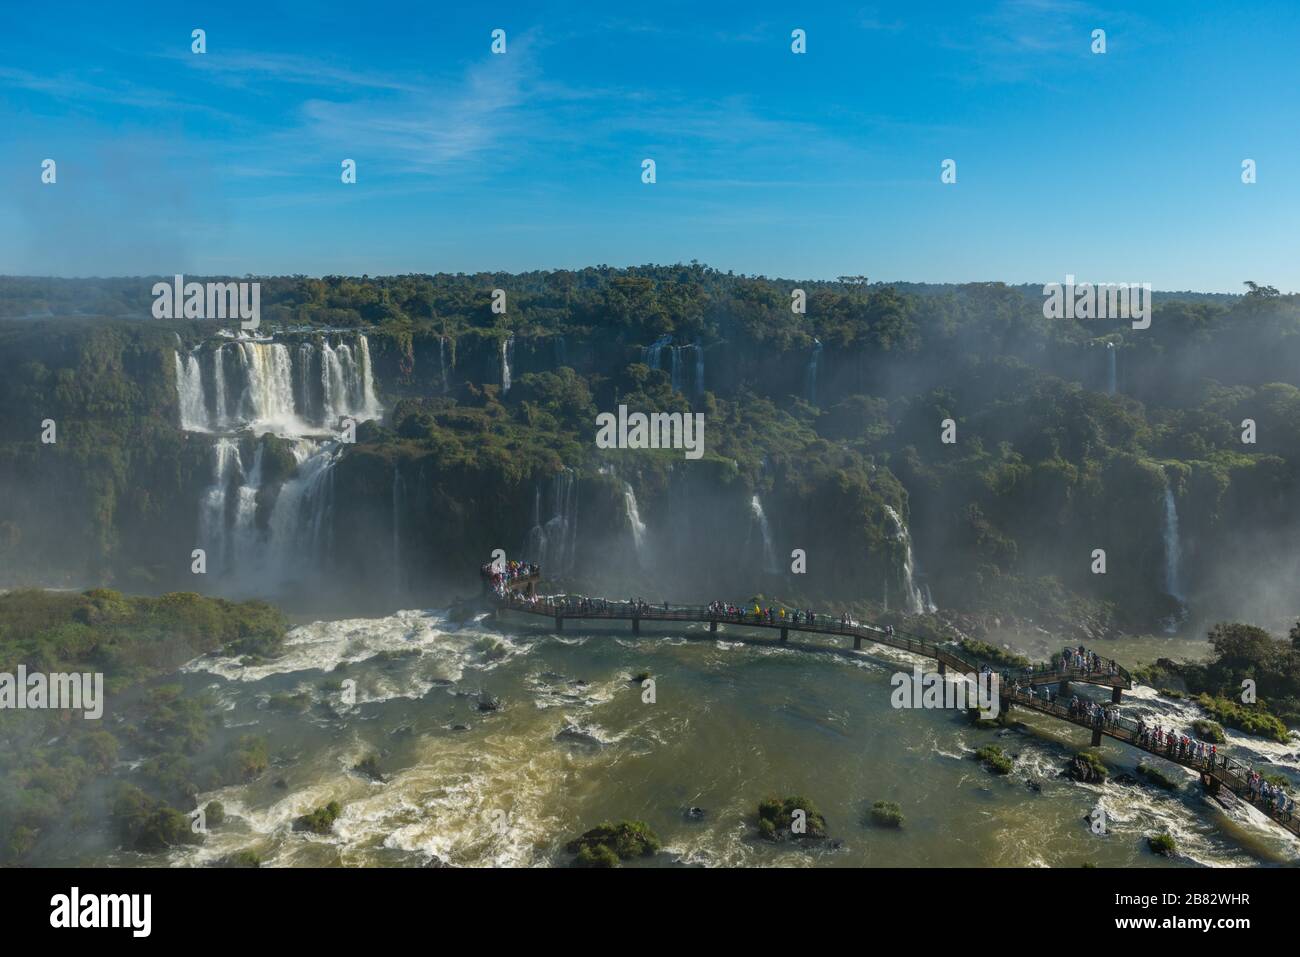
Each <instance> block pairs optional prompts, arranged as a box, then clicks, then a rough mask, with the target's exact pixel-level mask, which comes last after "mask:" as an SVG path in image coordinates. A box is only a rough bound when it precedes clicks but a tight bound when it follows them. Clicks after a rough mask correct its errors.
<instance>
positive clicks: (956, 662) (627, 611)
mask: <svg viewBox="0 0 1300 957" xmlns="http://www.w3.org/2000/svg"><path fill="white" fill-rule="evenodd" d="M540 580H541V575H540V572H538V573H536V574H532V575H524V576H520V577H517V578H514V579H513V580H511V581H509V582H505V583H503V587H502V592H501V593H500V594H498V593H496V592H490V593H491V594H492V597H493V600H494V601H495V603H496V606H497V609H498V610H499V611H510V612H520V613H523V614H528V615H535V616H538V617H542V618H548V619H551V620H552V621H553V622H554V624H555V630H556V631H563V630H564V623H565V622H566V621H575V620H576V621H626V622H629V623H630V624H631V630H632V633H633V634H640V633H641V623H642V622H668V623H681V624H706V625H708V626H709V632H710V633H711V634H717V632H718V629H719V626H727V628H728V629H732V628H734V629H751V628H753V629H765V630H769V631H776V630H779V631H780V640H781V641H782V642H785V641H788V640H789V636H790V633H791V632H796V633H803V634H810V635H827V636H830V637H836V638H852V639H853V648H854V650H861V649H862V646H863V643H864V642H865V643H869V644H876V645H885V646H887V647H890V648H896V649H898V650H900V651H906V652H910V653H911V654H915V655H919V656H921V657H924V658H931V659H933V660H934V661H935V662H937V663H938V666H939V673H940V674H945V673H946V672H947V671H948V669H950V668H951V669H953V670H954V671H955V672H957V673H958V674H964V675H976V674H978V673H979V672H980V671H981V669H982V668H984V667H985V666H988V667H991V668H992V669H993V670H994V671H996V672H997V673H998V674H999V675H1000V679H999V688H998V691H999V697H1000V705H1001V709H1002V711H1003V713H1004V714H1005V713H1007V712H1008V711H1009V710H1010V708H1011V706H1012V705H1018V706H1020V707H1022V708H1027V709H1029V710H1031V711H1036V712H1038V713H1039V714H1044V715H1047V716H1049V717H1052V718H1056V719H1057V720H1059V721H1065V722H1067V723H1069V724H1073V725H1076V726H1078V727H1081V728H1086V729H1087V730H1089V731H1091V732H1092V745H1093V746H1094V747H1096V746H1098V745H1100V744H1101V739H1102V738H1103V737H1108V738H1112V739H1113V740H1116V741H1120V742H1123V743H1124V744H1127V745H1129V746H1131V747H1134V748H1137V749H1138V750H1140V751H1145V752H1147V753H1148V754H1153V755H1155V756H1157V757H1159V758H1162V759H1163V760H1166V761H1171V762H1173V763H1174V764H1180V765H1182V766H1183V767H1186V768H1189V769H1191V770H1194V771H1196V772H1197V774H1198V775H1199V776H1200V780H1201V784H1202V786H1203V787H1205V789H1206V790H1207V791H1208V792H1209V793H1210V794H1211V795H1213V796H1215V797H1220V799H1221V792H1222V791H1224V790H1227V791H1228V792H1230V793H1231V794H1233V795H1235V796H1236V797H1237V798H1239V799H1240V800H1242V801H1245V802H1246V803H1247V804H1250V805H1252V806H1253V807H1255V808H1256V809H1257V810H1258V811H1260V812H1261V813H1263V814H1265V815H1266V816H1268V817H1269V818H1270V819H1272V820H1273V821H1274V822H1275V823H1277V824H1278V825H1280V826H1281V827H1283V828H1285V829H1286V830H1288V831H1290V832H1291V833H1292V834H1295V835H1297V836H1300V818H1297V817H1296V815H1294V814H1292V813H1290V812H1282V811H1278V810H1276V809H1275V808H1273V807H1271V806H1270V805H1269V804H1268V802H1266V801H1264V800H1263V799H1260V798H1256V797H1255V796H1254V792H1253V791H1252V790H1251V788H1250V786H1249V783H1248V780H1247V775H1248V774H1249V773H1250V770H1251V769H1250V767H1249V766H1248V765H1246V764H1244V763H1242V762H1240V761H1238V760H1236V759H1234V758H1231V757H1230V756H1229V755H1227V754H1226V753H1224V750H1223V748H1219V749H1218V753H1217V754H1216V755H1215V757H1214V759H1213V760H1211V759H1208V758H1198V757H1196V756H1195V754H1194V753H1190V752H1189V753H1186V754H1185V753H1183V752H1182V751H1181V749H1179V748H1177V747H1169V746H1167V745H1165V744H1164V743H1161V744H1157V743H1156V742H1154V741H1153V740H1151V739H1150V738H1145V739H1144V738H1142V737H1141V735H1140V730H1139V727H1138V724H1137V722H1135V721H1133V720H1132V719H1130V718H1126V717H1124V716H1123V715H1121V716H1119V718H1118V719H1117V720H1104V719H1102V718H1100V717H1099V718H1097V719H1094V718H1091V717H1089V716H1088V715H1086V714H1082V713H1080V714H1072V713H1071V712H1070V709H1069V707H1068V706H1066V705H1064V704H1059V703H1057V702H1053V701H1051V700H1048V699H1046V698H1043V697H1039V696H1035V695H1034V694H1033V688H1035V687H1039V686H1043V685H1051V684H1057V685H1058V687H1059V691H1060V693H1059V694H1058V700H1060V699H1063V698H1067V697H1068V695H1069V686H1070V684H1071V683H1072V682H1077V683H1081V684H1090V685H1096V686H1100V687H1104V688H1109V689H1111V702H1112V704H1116V705H1118V704H1119V703H1120V702H1121V700H1122V696H1123V691H1124V689H1126V688H1132V687H1133V681H1132V678H1131V676H1130V675H1129V673H1128V671H1126V670H1125V669H1124V668H1122V667H1120V666H1119V665H1118V664H1117V663H1115V662H1111V661H1103V662H1102V667H1101V669H1099V670H1091V669H1089V668H1063V667H1059V666H1055V665H1047V664H1041V665H1034V666H1032V667H1030V668H1009V667H1007V666H1005V665H1001V664H998V663H997V662H983V661H979V660H978V658H977V657H975V656H972V655H971V654H970V653H969V652H968V651H967V650H966V649H964V648H962V647H961V646H960V645H957V644H956V643H953V642H943V643H940V642H935V641H931V640H929V639H926V638H922V637H921V636H919V635H913V634H909V633H907V632H902V631H898V630H897V629H893V628H883V627H881V626H879V625H872V624H867V623H862V622H853V621H849V622H842V621H841V620H840V619H839V618H836V617H832V616H828V615H814V616H813V617H812V620H811V621H808V620H805V619H803V618H801V619H800V620H799V621H797V622H796V621H794V620H793V619H789V618H787V619H782V618H780V617H777V618H775V619H773V620H769V619H768V618H767V617H766V615H755V614H753V613H752V612H749V613H741V614H726V613H723V612H719V611H717V610H714V609H711V608H709V607H708V606H699V605H673V604H671V603H665V604H663V605H653V606H652V605H649V604H646V603H644V602H615V601H608V600H605V599H589V598H582V597H578V596H573V595H562V596H553V595H552V596H542V595H538V594H537V584H538V582H539V581H540Z"/></svg>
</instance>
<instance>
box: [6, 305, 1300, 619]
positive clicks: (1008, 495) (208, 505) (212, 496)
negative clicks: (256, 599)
mask: <svg viewBox="0 0 1300 957" xmlns="http://www.w3.org/2000/svg"><path fill="white" fill-rule="evenodd" d="M494 281H500V280H494ZM376 282H382V281H376ZM736 282H737V283H740V285H739V286H737V288H736V289H734V290H732V291H731V292H728V293H727V294H726V296H731V297H732V298H730V299H728V298H727V297H726V296H724V295H722V294H721V293H715V298H714V300H713V302H712V305H711V306H709V307H708V308H707V309H704V311H703V312H701V313H699V314H698V315H696V316H695V318H692V319H690V320H689V321H687V320H684V319H678V320H677V321H676V322H675V323H674V321H672V320H670V319H669V318H665V317H664V315H663V314H661V313H656V312H655V310H654V308H652V306H653V302H651V305H650V306H647V310H648V311H647V317H646V318H638V317H637V313H635V311H628V310H627V309H626V308H625V307H624V306H620V305H618V304H617V303H616V304H614V305H612V306H610V311H609V312H608V313H606V312H602V311H601V310H599V309H592V308H590V307H589V304H588V306H586V307H579V306H578V305H576V304H575V305H572V306H571V307H569V308H568V311H565V309H564V308H561V306H560V305H552V306H548V307H547V308H548V309H549V311H548V312H546V313H545V317H546V318H542V313H540V312H537V311H536V310H534V312H533V316H534V319H532V320H531V321H530V320H525V319H521V318H519V316H518V315H514V316H513V318H512V319H511V320H510V321H509V322H507V321H505V320H499V319H498V318H497V317H493V316H490V315H481V314H479V313H478V312H472V313H470V314H469V316H468V318H465V317H460V318H453V319H445V320H442V319H434V320H427V321H423V322H413V321H405V320H402V321H399V320H396V319H392V318H391V317H390V318H388V319H384V320H383V321H381V322H379V323H378V324H373V325H369V326H366V325H356V324H355V323H354V324H353V325H352V326H337V325H336V326H334V327H331V328H320V327H313V326H309V325H303V324H301V323H297V324H293V323H291V324H287V325H282V326H281V327H280V328H279V330H278V332H277V334H276V335H275V337H274V339H273V340H272V339H266V340H263V341H256V342H253V341H237V340H232V339H229V338H221V337H219V336H216V335H214V330H213V329H212V327H211V326H210V325H207V326H205V325H203V324H197V323H163V322H158V321H139V322H131V321H108V320H92V319H84V318H82V319H71V320H49V321H41V322H35V323H33V322H10V323H7V324H6V325H5V326H4V327H3V329H2V330H0V346H2V347H3V351H0V373H3V375H2V376H0V401H3V403H4V408H5V410H6V414H5V415H4V416H0V580H2V581H3V583H4V584H17V583H24V582H31V583H41V584H77V585H90V584H98V583H106V584H107V583H111V584H114V585H116V586H118V587H121V588H127V589H132V590H143V591H153V590H162V589H166V588H187V589H196V588H197V589H198V590H206V591H209V592H212V593H216V594H223V595H247V594H256V595H267V596H272V597H278V598H289V599H293V598H297V599H301V600H302V601H303V602H306V603H311V602H314V601H319V600H324V599H331V600H337V601H338V602H340V603H342V604H343V605H346V604H348V603H362V604H369V605H372V606H374V607H375V608H383V607H395V606H397V605H410V604H418V603H425V604H435V603H438V602H440V601H443V600H445V599H446V598H447V597H448V596H450V595H452V594H455V593H462V594H463V593H465V592H467V591H472V590H475V589H476V588H477V580H476V575H477V568H478V567H479V565H481V564H482V563H483V562H485V561H488V560H489V559H490V558H491V556H492V553H493V551H494V550H496V549H501V550H503V551H505V552H506V554H507V555H509V556H511V557H520V558H529V559H532V560H538V561H542V562H543V563H544V565H545V566H546V572H547V578H548V580H550V581H552V582H554V583H555V584H556V587H572V588H575V589H576V588H579V587H581V588H583V589H588V590H595V591H602V590H603V591H607V593H609V594H611V595H614V596H618V597H626V596H628V595H639V596H641V597H645V598H646V599H647V600H662V598H663V597H665V596H667V597H672V598H674V599H682V600H688V599H693V600H700V601H707V600H709V599H711V598H714V597H720V596H722V597H727V598H731V599H735V600H739V599H743V598H747V597H749V596H750V595H752V594H754V593H756V592H757V593H763V594H766V595H769V596H783V597H789V598H791V599H794V600H807V601H816V602H825V601H831V602H837V603H838V602H848V601H857V602H863V601H865V602H871V603H875V604H876V605H879V606H883V605H884V604H886V603H888V605H889V607H890V609H891V610H894V611H910V612H917V611H923V610H926V609H927V608H929V607H931V606H932V604H933V603H935V602H936V601H937V603H938V604H940V605H942V606H944V607H945V608H948V609H968V610H972V611H977V612H987V611H990V610H993V611H997V612H999V613H1001V612H1003V611H1008V612H1011V613H1015V614H1022V615H1029V616H1030V617H1033V616H1034V615H1035V614H1037V613H1043V614H1046V615H1048V616H1049V617H1050V616H1055V617H1056V618H1058V619H1062V620H1068V619H1070V618H1072V617H1074V618H1085V617H1086V618H1088V619H1089V620H1090V621H1091V620H1093V619H1097V620H1099V621H1102V622H1103V624H1102V625H1098V626H1097V627H1100V628H1102V630H1104V629H1105V628H1106V627H1109V626H1107V625H1105V624H1104V621H1106V620H1108V619H1115V620H1118V621H1119V622H1120V623H1121V624H1124V625H1125V626H1129V627H1155V626H1159V625H1160V624H1161V623H1162V622H1173V623H1174V624H1175V625H1176V624H1177V623H1178V622H1179V621H1182V622H1184V623H1192V624H1198V623H1199V621H1198V617H1197V616H1213V615H1216V614H1222V615H1223V616H1225V617H1226V616H1229V615H1230V614H1232V613H1234V612H1235V611H1237V610H1238V607H1236V606H1240V605H1243V604H1249V605H1250V606H1252V607H1255V608H1260V607H1266V608H1268V609H1269V613H1276V614H1277V615H1285V614H1288V613H1290V611H1291V609H1289V608H1287V607H1284V606H1285V605H1286V601H1287V600H1286V598H1285V596H1284V595H1283V589H1281V588H1279V587H1278V586H1277V583H1276V582H1275V581H1274V577H1273V576H1272V575H1271V573H1269V572H1268V571H1267V568H1268V567H1273V568H1275V569H1277V573H1278V575H1285V574H1288V573H1289V572H1288V569H1289V568H1290V565H1288V564H1287V562H1288V561H1289V562H1291V564H1294V562H1295V559H1294V558H1293V557H1289V556H1293V555H1294V549H1292V548H1291V547H1290V545H1291V542H1292V541H1293V539H1294V532H1295V531H1296V528H1295V526H1296V520H1295V516H1294V515H1293V511H1294V510H1293V509H1292V508H1291V506H1290V503H1291V502H1292V501H1293V494H1294V491H1295V474H1296V473H1295V468H1294V464H1293V456H1294V455H1295V454H1296V451H1297V448H1298V447H1300V432H1298V431H1297V427H1296V426H1295V424H1294V421H1293V419H1294V415H1293V413H1297V412H1300V391H1298V390H1296V389H1295V388H1294V387H1292V386H1289V385H1285V384H1267V383H1252V382H1251V381H1250V378H1249V374H1248V372H1247V371H1242V370H1238V372H1237V373H1236V379H1237V384H1236V385H1234V386H1233V387H1232V388H1231V389H1227V388H1223V389H1217V391H1216V388H1217V387H1213V386H1210V387H1207V386H1205V385H1204V384H1202V385H1200V386H1193V385H1192V384H1189V383H1188V382H1186V381H1185V380H1184V379H1183V378H1180V377H1178V376H1177V375H1173V374H1171V371H1170V365H1171V363H1173V364H1175V365H1176V364H1177V363H1178V362H1185V365H1186V367H1187V368H1188V369H1193V370H1195V369H1203V368H1204V367H1205V364H1206V361H1207V360H1206V359H1205V355H1206V353H1207V352H1211V351H1213V348H1214V347H1213V346H1211V345H1207V344H1206V343H1205V342H1204V341H1202V340H1201V339H1199V338H1197V337H1195V336H1192V337H1188V338H1187V339H1186V340H1183V339H1179V338H1178V337H1177V336H1176V335H1174V334H1173V333H1171V332H1162V333H1161V335H1162V336H1164V339H1163V340H1162V342H1161V343H1159V345H1160V346H1161V350H1163V351H1161V350H1156V351H1152V350H1148V349H1145V348H1142V347H1141V344H1140V343H1139V344H1131V345H1125V346H1124V347H1123V348H1120V349H1118V350H1107V349H1105V348H1103V347H1102V346H1098V345H1097V340H1090V339H1084V338H1080V337H1078V336H1076V335H1075V334H1074V333H1072V332H1070V331H1069V330H1065V331H1064V332H1062V331H1060V330H1059V329H1057V328H1056V327H1050V326H1048V327H1045V326H1043V325H1042V323H1041V321H1040V320H1037V319H1035V318H1034V317H1033V310H1032V309H1031V310H1029V311H1028V313H1027V314H1022V313H1020V312H1018V311H1017V309H1018V308H1019V307H1016V308H1015V309H1013V308H1012V307H1011V306H1009V305H1008V304H1007V302H1006V301H1004V300H1005V297H1002V298H997V299H996V301H995V302H994V303H993V305H990V304H989V303H988V302H987V301H986V300H987V299H988V296H989V295H990V294H989V293H988V291H987V290H982V289H981V290H976V292H974V293H971V296H972V297H973V299H975V300H977V301H976V302H974V303H973V304H972V303H964V304H963V303H960V302H959V303H958V304H957V305H954V304H953V303H952V302H949V301H947V300H944V301H939V300H926V299H921V298H913V297H905V296H898V295H897V294H891V293H890V292H888V291H887V290H886V291H870V292H862V291H850V292H849V293H845V294H843V295H842V296H841V297H840V298H835V296H840V294H838V293H837V294H835V295H833V296H831V298H830V299H828V300H826V301H825V302H823V303H821V304H820V305H818V306H817V308H818V310H819V311H820V312H821V313H822V314H823V315H824V318H821V319H819V320H817V321H816V322H813V321H807V320H803V319H802V318H794V319H792V318H791V317H789V316H782V313H781V305H780V300H779V298H776V299H772V301H767V302H765V303H764V304H761V305H760V306H754V305H753V301H752V300H750V299H746V298H745V297H746V295H749V294H748V293H745V292H744V290H743V288H741V287H743V282H741V281H739V280H737V281H736ZM744 282H749V281H744ZM824 295H831V294H829V293H827V294H824ZM998 295H999V296H1001V294H998ZM270 301H278V302H279V303H281V304H280V305H275V306H272V307H271V310H270V311H271V312H272V314H273V315H274V314H275V310H276V309H280V310H282V311H283V310H284V309H286V308H287V307H285V306H284V305H283V303H284V302H292V295H290V294H288V293H285V294H281V295H279V296H278V297H276V296H268V302H270ZM647 301H649V300H647ZM813 302H814V303H818V302H819V300H817V299H816V298H814V300H813ZM1175 306H1177V304H1174V305H1171V306H1169V307H1166V308H1167V309H1174V308H1175ZM295 308H297V309H299V310H300V311H301V310H302V308H303V307H302V306H298V307H295ZM384 308H388V309H390V310H391V308H392V307H384ZM475 308H477V307H475ZM682 308H686V307H682ZM620 310H623V311H622V312H620ZM755 310H757V311H756V312H755ZM688 311H689V310H688ZM336 312H337V310H336ZM381 312H382V310H381ZM288 315H289V313H284V314H283V315H282V316H281V318H284V317H285V316H288ZM1163 315H1165V313H1163V312H1161V310H1157V318H1158V319H1159V318H1160V317H1161V316H1163ZM655 316H659V318H653V317H655ZM1229 319H1230V317H1229V316H1228V315H1226V314H1225V316H1224V319H1223V321H1224V324H1225V328H1227V323H1228V320H1229ZM1172 321H1174V320H1171V322H1172ZM1252 321H1254V322H1255V323H1256V326H1257V327H1260V324H1261V323H1263V321H1264V320H1262V319H1258V318H1256V319H1253V320H1252ZM1270 322H1274V323H1275V324H1280V325H1278V328H1283V327H1285V328H1289V326H1285V323H1286V322H1292V323H1293V319H1291V318H1287V317H1283V318H1282V319H1276V320H1270ZM1293 324H1294V323H1293ZM674 325H676V329H675V331H673V329H672V327H673V326H674ZM270 327H271V325H270V324H269V323H268V328H270ZM1153 328H1168V326H1167V325H1166V326H1163V327H1161V326H1153ZM1198 328H1199V327H1198ZM1267 328H1273V327H1271V326H1270V327H1267ZM1285 328H1283V331H1285ZM1117 335H1118V333H1117ZM1225 335H1226V333H1225ZM1260 335H1261V336H1262V335H1264V333H1260ZM1278 335H1279V336H1280V338H1279V339H1278V345H1277V348H1276V349H1274V350H1273V352H1274V353H1276V354H1277V355H1274V356H1273V357H1272V358H1270V360H1269V361H1270V363H1272V364H1273V365H1277V364H1278V362H1280V361H1282V360H1281V359H1280V358H1278V356H1283V357H1285V355H1286V354H1287V352H1286V350H1287V349H1288V348H1291V347H1290V346H1289V345H1288V343H1291V342H1292V341H1293V338H1295V337H1290V338H1288V337H1285V336H1281V333H1278ZM1230 341H1231V340H1224V343H1223V344H1220V345H1219V347H1218V348H1219V350H1220V351H1221V352H1222V351H1224V350H1230V349H1231V346H1230V344H1229V343H1230ZM1116 352H1118V355H1119V358H1118V359H1116V357H1115V355H1114V353H1116ZM1171 357H1174V358H1171ZM1108 362H1109V363H1110V365H1109V366H1108ZM1152 383H1156V384H1158V385H1159V387H1160V388H1156V387H1154V386H1153V385H1152ZM1161 388H1163V389H1164V390H1165V392H1164V393H1163V394H1162V393H1161V391H1160V389H1161ZM1112 389H1115V390H1117V391H1116V394H1113V395H1112V394H1108V393H1109V392H1110V391H1111V390H1112ZM1124 389H1127V390H1128V392H1129V393H1131V394H1128V395H1126V394H1123V390H1124ZM1138 395H1140V396H1142V397H1143V399H1144V401H1138V399H1137V398H1135V397H1134V396H1138ZM619 404H627V405H628V406H629V407H630V408H632V409H635V410H640V411H646V412H649V411H654V410H663V411H676V412H682V413H690V412H700V413H702V414H703V415H704V416H705V423H706V433H705V454H704V456H703V457H702V458H701V459H699V460H690V459H687V458H686V457H685V456H684V454H683V451H682V450H680V449H677V450H672V449H669V450H646V451H635V450H601V449H598V448H596V445H595V441H594V437H595V431H596V426H595V417H596V414H597V413H598V412H602V411H613V410H615V409H616V408H617V407H618V405H619ZM1247 414H1250V415H1251V417H1252V418H1254V419H1257V420H1258V423H1259V430H1260V434H1261V436H1262V437H1261V439H1260V441H1259V443H1258V445H1257V446H1253V447H1251V446H1243V445H1242V444H1241V442H1240V441H1239V436H1238V425H1237V423H1238V422H1240V421H1241V420H1242V419H1243V418H1244V417H1246V415H1247ZM47 420H52V421H53V422H54V425H55V431H56V437H55V441H54V442H51V443H44V442H42V441H41V435H42V431H43V425H42V423H44V422H46V421H47ZM348 422H351V423H353V424H355V426H356V436H355V439H356V440H355V442H346V443H341V442H339V441H338V439H339V436H340V434H341V433H340V428H341V427H342V426H343V425H345V424H346V423H348ZM948 422H951V423H952V435H951V436H950V438H951V439H952V441H945V440H944V438H943V434H944V431H945V429H946V428H947V426H946V425H945V423H948ZM1288 423H1290V424H1288ZM196 548H199V549H202V550H203V552H204V559H205V561H206V569H205V571H204V573H203V574H202V575H196V574H194V572H193V568H194V567H195V566H194V558H193V553H194V549H196ZM1098 550H1101V551H1104V552H1105V573H1104V574H1102V573H1099V572H1098V571H1097V564H1096V559H1095V555H1096V553H1097V552H1098ZM796 568H802V571H798V570H796ZM1261 569H1264V571H1261ZM1234 603H1236V606H1234ZM1090 627H1091V626H1090Z"/></svg>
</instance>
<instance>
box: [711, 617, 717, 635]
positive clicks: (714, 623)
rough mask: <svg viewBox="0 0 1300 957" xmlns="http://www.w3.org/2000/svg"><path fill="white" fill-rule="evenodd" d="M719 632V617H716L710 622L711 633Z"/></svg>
mask: <svg viewBox="0 0 1300 957" xmlns="http://www.w3.org/2000/svg"><path fill="white" fill-rule="evenodd" d="M717 633H718V619H716V618H714V619H713V620H712V621H711V622H709V634H711V635H716V634H717Z"/></svg>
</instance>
